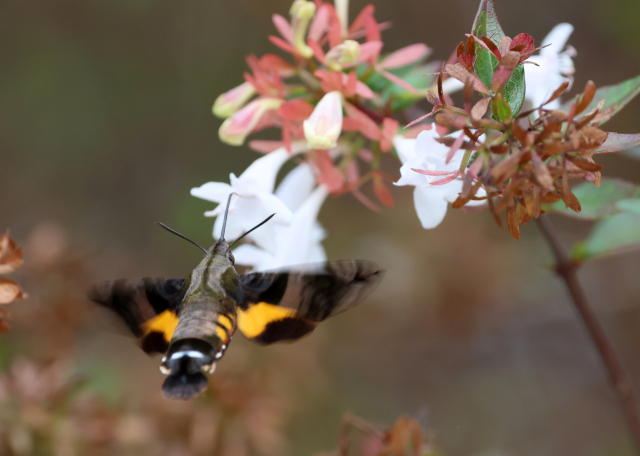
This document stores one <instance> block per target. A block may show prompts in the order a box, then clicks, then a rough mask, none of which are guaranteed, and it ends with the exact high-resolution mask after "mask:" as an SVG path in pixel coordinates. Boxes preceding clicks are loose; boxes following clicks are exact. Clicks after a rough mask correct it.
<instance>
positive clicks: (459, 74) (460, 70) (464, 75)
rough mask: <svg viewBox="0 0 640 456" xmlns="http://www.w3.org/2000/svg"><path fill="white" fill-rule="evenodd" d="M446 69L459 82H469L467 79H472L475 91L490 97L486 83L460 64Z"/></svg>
mask: <svg viewBox="0 0 640 456" xmlns="http://www.w3.org/2000/svg"><path fill="white" fill-rule="evenodd" d="M446 69H447V73H448V74H449V76H452V77H454V78H456V79H457V80H458V81H460V82H462V83H465V82H467V79H468V78H471V80H472V81H473V88H474V89H476V90H477V91H478V92H480V93H483V94H485V95H489V89H488V88H487V86H486V85H484V82H482V81H481V80H480V78H478V77H477V76H476V75H475V74H473V73H470V72H469V70H467V69H466V68H465V67H463V66H462V65H460V64H459V63H456V64H455V65H451V64H449V65H447V66H446Z"/></svg>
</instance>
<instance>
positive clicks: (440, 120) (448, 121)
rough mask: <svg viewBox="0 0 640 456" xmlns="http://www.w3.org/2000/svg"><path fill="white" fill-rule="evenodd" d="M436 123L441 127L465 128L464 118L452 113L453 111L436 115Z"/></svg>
mask: <svg viewBox="0 0 640 456" xmlns="http://www.w3.org/2000/svg"><path fill="white" fill-rule="evenodd" d="M435 121H436V123H437V124H438V125H440V126H441V127H447V128H448V127H456V128H462V127H463V126H464V123H465V122H464V121H465V119H464V117H461V116H459V115H457V114H454V113H452V112H451V111H439V112H438V113H437V114H436V118H435Z"/></svg>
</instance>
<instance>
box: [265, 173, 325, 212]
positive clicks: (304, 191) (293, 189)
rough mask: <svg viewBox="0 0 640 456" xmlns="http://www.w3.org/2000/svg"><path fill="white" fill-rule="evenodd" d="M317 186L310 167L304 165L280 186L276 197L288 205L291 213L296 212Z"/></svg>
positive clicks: (290, 174)
mask: <svg viewBox="0 0 640 456" xmlns="http://www.w3.org/2000/svg"><path fill="white" fill-rule="evenodd" d="M314 186H315V177H314V176H313V173H312V172H311V168H310V167H309V165H307V164H305V163H303V164H301V165H300V166H297V167H296V168H294V169H293V170H292V171H291V172H290V173H289V174H287V175H286V176H285V178H284V179H283V180H282V182H280V185H278V189H277V190H276V193H275V195H276V196H277V197H278V198H280V200H281V201H282V202H283V203H284V204H286V205H287V207H288V208H289V209H291V211H296V210H297V209H298V208H299V207H300V206H301V205H302V203H303V202H304V200H305V199H307V197H308V196H309V195H310V194H311V191H312V190H313V187H314Z"/></svg>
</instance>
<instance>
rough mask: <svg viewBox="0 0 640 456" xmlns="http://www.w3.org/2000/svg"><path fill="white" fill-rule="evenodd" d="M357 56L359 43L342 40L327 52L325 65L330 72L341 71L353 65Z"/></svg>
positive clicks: (358, 54)
mask: <svg viewBox="0 0 640 456" xmlns="http://www.w3.org/2000/svg"><path fill="white" fill-rule="evenodd" d="M359 56H360V43H358V42H357V41H353V40H344V41H343V42H342V43H340V44H339V45H337V46H336V47H334V48H333V49H331V50H330V51H329V52H327V55H326V56H325V63H326V64H327V66H328V67H329V69H330V70H333V71H341V70H342V68H343V67H346V66H351V65H353V64H355V63H356V61H357V60H358V57H359Z"/></svg>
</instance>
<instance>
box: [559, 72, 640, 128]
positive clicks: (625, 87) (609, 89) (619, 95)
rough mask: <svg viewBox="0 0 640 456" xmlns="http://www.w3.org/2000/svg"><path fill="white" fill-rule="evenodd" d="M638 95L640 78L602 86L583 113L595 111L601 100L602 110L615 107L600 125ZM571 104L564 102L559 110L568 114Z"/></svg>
mask: <svg viewBox="0 0 640 456" xmlns="http://www.w3.org/2000/svg"><path fill="white" fill-rule="evenodd" d="M639 93H640V76H636V77H635V78H631V79H627V80H626V81H624V82H621V83H619V84H615V85H610V86H603V87H600V88H599V89H598V90H596V94H595V96H594V97H593V100H591V103H590V104H589V106H588V107H587V109H585V111H584V112H589V111H591V110H592V109H595V108H596V107H597V106H598V103H600V101H601V100H604V106H603V107H602V109H605V108H608V107H610V106H615V107H616V109H615V111H614V112H612V113H611V114H610V115H609V117H607V118H606V119H604V120H602V121H600V125H602V124H603V123H605V122H606V121H607V120H609V119H610V118H611V117H613V116H614V115H616V114H617V113H618V111H620V110H621V109H622V108H624V107H625V106H626V105H627V103H629V102H630V101H631V100H632V99H633V98H634V97H635V96H636V95H638V94H639ZM571 104H572V102H566V103H564V104H563V105H562V107H561V108H560V109H561V110H563V111H564V112H569V109H570V108H571Z"/></svg>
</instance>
